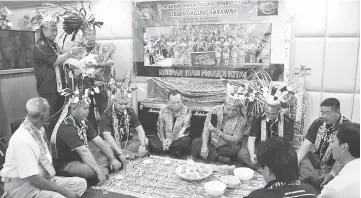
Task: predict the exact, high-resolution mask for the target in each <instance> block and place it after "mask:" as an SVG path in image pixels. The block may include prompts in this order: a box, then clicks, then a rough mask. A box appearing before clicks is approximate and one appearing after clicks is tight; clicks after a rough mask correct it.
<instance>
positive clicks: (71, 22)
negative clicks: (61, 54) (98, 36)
mask: <svg viewBox="0 0 361 198" xmlns="http://www.w3.org/2000/svg"><path fill="white" fill-rule="evenodd" d="M81 5H82V8H80V9H79V10H78V9H76V8H72V9H68V8H65V7H62V8H63V9H65V12H64V17H63V18H64V22H63V28H64V31H65V32H66V33H67V34H72V33H75V34H76V33H77V32H78V31H79V30H82V31H83V32H85V31H86V30H89V29H90V30H95V27H99V28H100V27H101V26H102V25H103V24H104V23H103V22H101V21H95V16H94V14H89V13H90V12H91V3H90V4H89V10H88V12H87V11H86V9H85V7H84V4H83V2H81Z"/></svg>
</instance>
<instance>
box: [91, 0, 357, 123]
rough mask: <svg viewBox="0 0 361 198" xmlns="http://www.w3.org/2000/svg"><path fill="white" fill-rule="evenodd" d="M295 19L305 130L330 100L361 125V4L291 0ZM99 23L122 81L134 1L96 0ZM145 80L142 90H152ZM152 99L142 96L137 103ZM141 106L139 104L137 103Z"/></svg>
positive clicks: (346, 0) (354, 0) (344, 0)
mask: <svg viewBox="0 0 361 198" xmlns="http://www.w3.org/2000/svg"><path fill="white" fill-rule="evenodd" d="M287 3H288V4H290V3H291V4H292V5H293V4H294V5H293V6H291V7H290V9H291V8H292V9H294V10H292V12H294V15H295V23H294V28H295V29H294V31H295V39H294V43H293V47H294V53H293V57H294V60H293V64H294V67H296V68H297V67H299V65H306V66H307V67H309V68H311V69H312V70H311V75H309V76H307V78H306V88H307V90H308V94H307V102H308V105H307V112H306V123H305V129H306V130H307V128H308V127H309V126H310V124H311V123H312V121H313V120H314V119H316V118H317V117H319V116H320V107H319V104H320V103H321V101H322V100H323V99H325V98H327V97H336V98H338V99H339V100H340V101H341V111H342V114H343V115H345V116H346V117H347V118H349V119H351V120H353V121H356V122H359V120H360V109H359V107H360V87H359V78H360V76H359V73H360V72H359V65H360V64H359V57H360V52H359V51H360V50H359V49H360V36H359V33H360V1H359V0H289V1H288V2H287ZM93 5H94V7H93V9H94V11H95V14H96V19H97V20H100V21H104V22H105V25H104V26H103V28H101V29H100V30H98V33H97V37H98V39H99V40H102V41H106V42H107V41H109V40H112V42H113V43H114V44H115V45H116V47H117V50H116V53H115V57H114V59H115V63H116V72H117V75H118V77H121V76H122V75H123V74H124V71H125V70H126V69H127V68H131V67H132V66H133V65H132V57H133V51H132V47H133V46H132V42H133V40H132V9H133V1H131V0H95V1H94V2H93ZM144 79H145V78H141V77H137V80H140V81H143V83H138V86H140V87H142V88H144V89H146V84H145V83H144ZM145 97H146V93H145V92H143V91H139V90H138V91H137V93H136V99H137V100H142V99H144V98H145ZM133 106H134V107H136V104H135V103H134V104H133Z"/></svg>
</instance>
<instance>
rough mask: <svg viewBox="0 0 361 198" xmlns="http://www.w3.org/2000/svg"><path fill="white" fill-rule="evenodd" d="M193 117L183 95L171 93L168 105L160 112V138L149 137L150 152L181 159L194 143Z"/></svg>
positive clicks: (175, 91)
mask: <svg viewBox="0 0 361 198" xmlns="http://www.w3.org/2000/svg"><path fill="white" fill-rule="evenodd" d="M191 117H192V111H191V110H190V109H189V108H188V107H186V106H185V105H184V104H183V103H182V94H181V93H180V92H179V91H177V90H172V91H170V92H169V93H168V105H167V106H166V107H164V108H163V109H161V110H160V112H159V117H158V123H157V130H158V137H154V136H153V137H148V140H149V149H150V151H151V152H155V153H158V154H159V153H169V154H171V155H173V156H175V157H178V158H181V156H182V155H183V154H185V153H186V152H187V151H188V148H189V147H190V145H191V143H192V137H191V136H190V129H189V127H190V120H191Z"/></svg>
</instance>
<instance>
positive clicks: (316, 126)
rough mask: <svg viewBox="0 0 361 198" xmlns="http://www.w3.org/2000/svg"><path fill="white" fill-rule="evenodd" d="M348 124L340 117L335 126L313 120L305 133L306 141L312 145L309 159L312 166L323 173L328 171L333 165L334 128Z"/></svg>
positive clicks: (319, 120) (320, 120)
mask: <svg viewBox="0 0 361 198" xmlns="http://www.w3.org/2000/svg"><path fill="white" fill-rule="evenodd" d="M343 122H350V121H349V120H347V119H346V118H345V117H343V116H341V117H340V119H339V120H338V121H337V124H335V125H328V124H326V123H325V122H323V120H322V118H318V119H317V120H315V121H314V122H313V123H312V124H311V126H310V128H309V129H308V131H307V134H306V137H305V138H306V139H307V140H309V141H310V142H312V143H313V144H314V147H313V149H312V152H311V153H310V155H309V159H310V161H311V163H312V165H313V166H314V167H315V168H317V169H322V170H323V171H327V170H330V169H331V168H332V166H333V164H334V163H335V160H334V159H333V157H332V152H331V145H332V143H333V138H334V136H335V133H336V130H335V129H336V127H337V125H339V124H340V123H343Z"/></svg>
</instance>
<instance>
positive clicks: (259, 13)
mask: <svg viewBox="0 0 361 198" xmlns="http://www.w3.org/2000/svg"><path fill="white" fill-rule="evenodd" d="M133 13H134V14H135V15H134V24H133V27H134V31H133V32H134V61H135V62H134V66H135V73H136V75H138V76H150V77H170V76H175V77H198V78H219V77H223V78H233V79H242V78H246V77H247V76H248V74H249V73H250V72H249V70H250V69H254V70H259V69H264V70H266V71H277V72H278V73H277V75H275V76H278V78H277V79H273V80H282V77H283V68H281V69H280V67H283V65H280V64H271V34H272V25H271V23H258V22H254V21H257V20H255V19H257V17H263V18H264V17H267V16H274V15H278V2H277V1H251V0H242V1H241V0H237V1H235V0H233V1H221V0H213V1H212V0H210V1H180V0H178V1H147V2H137V3H135V12H133ZM247 19H249V21H248V20H247ZM245 21H247V23H246V22H245ZM252 21H253V22H252ZM270 75H272V74H271V73H270ZM279 76H282V77H279Z"/></svg>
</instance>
